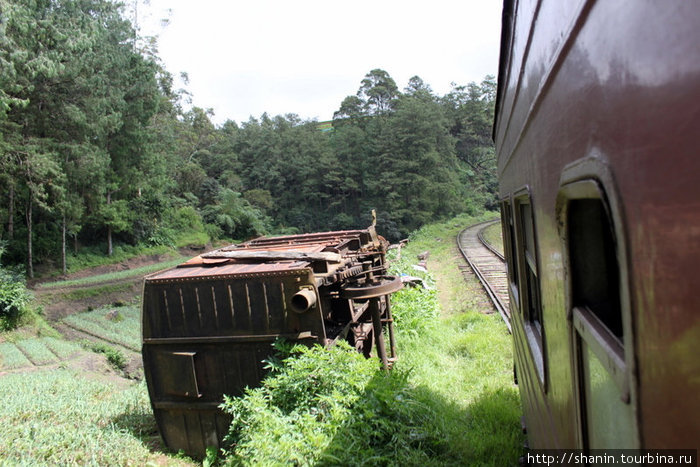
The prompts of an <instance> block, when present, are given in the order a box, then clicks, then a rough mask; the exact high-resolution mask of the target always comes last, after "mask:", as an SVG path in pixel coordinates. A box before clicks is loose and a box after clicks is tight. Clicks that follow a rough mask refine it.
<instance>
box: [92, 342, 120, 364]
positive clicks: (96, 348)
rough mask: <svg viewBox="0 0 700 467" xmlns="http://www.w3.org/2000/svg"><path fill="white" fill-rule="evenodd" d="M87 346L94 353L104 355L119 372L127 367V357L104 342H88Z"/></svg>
mask: <svg viewBox="0 0 700 467" xmlns="http://www.w3.org/2000/svg"><path fill="white" fill-rule="evenodd" d="M85 345H86V347H87V348H89V349H90V350H92V351H93V352H96V353H101V354H104V356H105V357H106V358H107V361H108V362H109V363H110V364H111V365H112V366H113V367H114V368H116V369H117V370H123V369H124V367H125V366H126V363H127V361H126V357H125V356H124V354H123V353H122V352H121V351H120V350H119V349H115V348H114V347H112V346H111V345H108V344H105V343H104V342H87V343H86V344H85Z"/></svg>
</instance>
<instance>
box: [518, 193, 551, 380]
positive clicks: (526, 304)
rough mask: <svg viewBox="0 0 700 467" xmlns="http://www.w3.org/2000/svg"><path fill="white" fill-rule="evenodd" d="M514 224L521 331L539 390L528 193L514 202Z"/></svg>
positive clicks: (538, 305)
mask: <svg viewBox="0 0 700 467" xmlns="http://www.w3.org/2000/svg"><path fill="white" fill-rule="evenodd" d="M514 208H515V214H516V219H515V224H516V229H515V232H516V246H517V258H518V260H517V261H518V266H519V268H520V269H519V271H518V274H519V277H520V288H519V290H520V306H521V311H522V315H523V324H524V331H525V334H526V336H527V341H528V342H529V345H530V351H531V353H532V358H533V362H534V364H535V367H536V369H537V375H538V377H539V380H540V382H541V383H542V385H543V388H545V390H546V384H545V361H544V354H545V352H544V345H545V342H544V341H545V338H544V334H545V331H544V326H543V319H542V302H541V300H540V297H541V295H540V282H539V273H538V269H537V241H536V237H535V232H536V229H535V220H534V212H533V208H532V201H531V198H530V195H529V193H528V194H527V195H525V196H518V197H517V198H515V202H514Z"/></svg>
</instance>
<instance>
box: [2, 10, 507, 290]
mask: <svg viewBox="0 0 700 467" xmlns="http://www.w3.org/2000/svg"><path fill="white" fill-rule="evenodd" d="M2 14H3V21H0V25H1V26H2V28H3V29H2V34H0V65H1V66H0V169H1V170H0V198H2V199H7V200H9V202H8V203H4V204H3V206H2V207H0V219H2V221H3V222H2V224H3V226H2V227H0V238H8V239H9V240H10V243H9V247H8V248H9V249H10V255H9V257H10V259H11V262H12V263H24V262H26V264H27V272H28V274H29V276H30V277H31V276H32V274H33V263H34V262H37V261H38V262H51V261H55V262H57V260H58V258H61V263H62V264H63V260H64V259H65V255H64V254H63V252H64V251H66V250H67V249H69V248H68V245H67V243H68V242H69V241H71V240H72V244H73V250H74V252H73V256H76V255H78V256H79V252H78V250H80V249H83V250H86V251H94V250H95V249H96V248H97V247H100V248H101V251H100V255H104V254H105V252H107V253H108V254H109V255H110V256H114V255H119V254H120V253H119V251H118V250H119V248H128V247H133V246H134V245H148V246H160V247H179V246H196V247H203V246H205V245H207V244H209V243H210V242H211V241H212V240H217V239H221V238H228V239H248V238H250V237H254V236H258V235H261V234H264V233H267V232H272V231H274V232H285V231H293V230H296V231H300V232H310V231H324V230H329V229H341V230H343V229H351V228H360V227H366V226H367V225H368V224H369V222H370V219H369V213H370V212H371V210H372V209H376V210H377V212H378V213H379V224H378V227H379V230H380V232H381V233H382V235H384V236H385V237H387V238H388V239H390V240H391V241H395V240H399V239H401V238H404V237H405V236H406V235H407V234H408V233H409V232H411V231H413V230H414V229H416V228H418V227H420V226H421V225H423V224H425V223H428V222H432V221H434V220H436V219H445V218H448V217H450V216H453V215H455V214H456V213H459V212H469V211H473V210H479V209H481V208H482V207H484V206H486V207H487V208H491V207H493V206H495V202H496V197H495V193H496V191H497V184H496V178H495V153H494V151H493V144H492V142H491V140H490V129H491V122H492V114H493V106H494V101H495V81H494V80H493V78H491V77H487V78H486V79H485V80H484V81H483V82H482V83H480V84H476V83H469V84H468V85H466V86H457V85H455V86H454V87H453V89H452V90H451V92H450V93H448V94H447V95H445V96H437V95H435V94H434V93H433V91H432V90H431V89H430V86H428V85H427V84H426V83H424V82H423V81H422V80H421V79H420V78H419V77H417V76H414V77H412V78H411V80H410V81H409V83H408V86H407V88H406V89H405V90H404V92H403V93H402V92H401V91H399V89H398V87H397V85H396V83H395V81H394V80H393V78H392V77H391V76H390V75H389V74H388V73H387V72H386V71H384V70H382V69H378V68H377V69H373V70H371V71H370V72H369V73H367V74H366V75H365V76H364V79H362V81H361V82H360V86H359V89H358V91H357V93H356V94H355V95H353V96H349V97H348V98H346V99H344V100H343V101H342V103H340V108H339V110H338V112H336V115H335V120H334V122H333V131H332V132H321V131H318V128H317V127H318V125H317V122H313V121H303V120H301V119H300V118H299V117H298V116H297V115H294V114H288V115H285V116H275V117H270V116H268V115H267V114H263V115H262V116H261V117H260V119H259V120H256V119H253V118H251V119H250V120H249V121H248V122H243V123H241V125H240V126H239V125H237V124H236V123H235V122H231V121H229V122H226V123H225V124H223V125H221V126H220V127H217V126H216V125H214V124H213V123H212V121H211V117H212V113H211V111H208V110H204V109H201V108H197V107H194V108H191V109H189V110H185V107H187V106H184V105H183V99H184V98H185V97H186V95H185V92H184V91H182V92H176V91H174V87H173V77H172V76H170V75H169V74H168V73H167V72H166V71H165V70H163V69H161V68H160V67H159V65H158V59H157V57H155V55H154V53H155V51H154V50H153V49H152V48H148V47H145V46H144V44H146V41H145V40H144V39H143V38H140V37H139V36H138V34H137V32H136V31H135V30H134V28H133V26H132V25H131V24H130V23H129V21H127V20H126V19H125V18H124V17H123V12H122V11H121V10H120V8H119V6H118V4H116V3H113V2H104V1H103V0H56V1H52V2H28V1H24V0H5V2H4V3H3V12H2ZM36 31H41V34H37V33H36ZM5 226H7V227H5ZM5 229H7V232H5ZM77 261H80V259H78V260H77ZM66 262H67V263H69V265H68V267H69V268H73V269H74V268H75V264H76V259H75V258H74V257H71V256H68V258H67V259H66Z"/></svg>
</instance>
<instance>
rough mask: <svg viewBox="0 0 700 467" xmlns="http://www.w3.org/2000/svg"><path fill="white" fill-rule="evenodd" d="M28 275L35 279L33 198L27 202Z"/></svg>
mask: <svg viewBox="0 0 700 467" xmlns="http://www.w3.org/2000/svg"><path fill="white" fill-rule="evenodd" d="M26 218H27V275H28V276H29V278H30V279H34V262H33V260H32V198H31V196H30V197H29V201H28V202H27V211H26Z"/></svg>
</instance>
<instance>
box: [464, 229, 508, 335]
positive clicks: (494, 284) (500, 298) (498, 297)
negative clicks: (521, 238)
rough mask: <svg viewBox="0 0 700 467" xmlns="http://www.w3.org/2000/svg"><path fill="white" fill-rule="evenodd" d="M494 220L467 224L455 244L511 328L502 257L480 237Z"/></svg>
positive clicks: (506, 283)
mask: <svg viewBox="0 0 700 467" xmlns="http://www.w3.org/2000/svg"><path fill="white" fill-rule="evenodd" d="M496 222H498V221H497V220H496V221H487V222H482V223H480V224H475V225H472V226H471V227H467V228H466V229H464V230H463V231H461V232H460V233H459V235H458V236H457V246H458V248H459V251H460V252H461V253H462V256H464V259H466V260H467V263H469V266H470V267H471V269H472V270H473V271H474V274H476V276H477V277H478V278H479V281H481V284H482V285H483V286H484V289H486V293H487V294H488V295H489V298H490V299H491V301H492V302H493V304H494V307H495V308H496V311H498V313H499V314H500V315H501V317H502V318H503V321H505V323H506V326H508V330H509V331H510V329H511V328H510V309H509V303H510V300H509V297H508V276H507V275H506V263H505V259H504V258H503V255H502V254H501V253H500V252H498V251H496V250H495V249H494V248H493V247H492V246H491V245H490V244H489V243H488V242H486V241H485V240H484V237H483V231H484V230H485V229H486V228H487V227H489V226H491V225H493V224H495V223H496Z"/></svg>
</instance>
